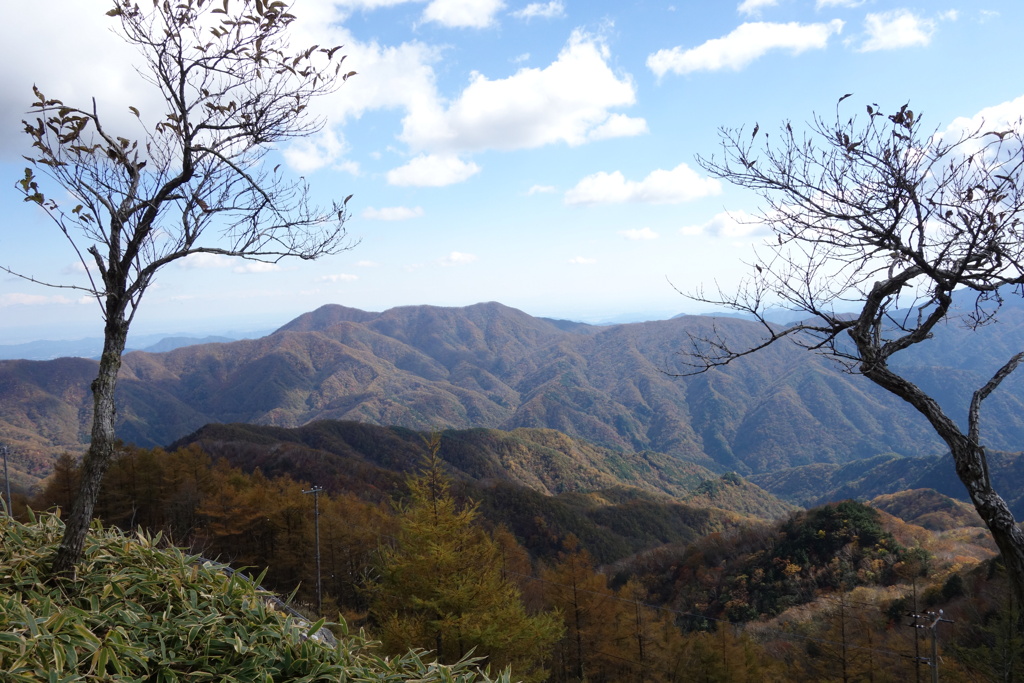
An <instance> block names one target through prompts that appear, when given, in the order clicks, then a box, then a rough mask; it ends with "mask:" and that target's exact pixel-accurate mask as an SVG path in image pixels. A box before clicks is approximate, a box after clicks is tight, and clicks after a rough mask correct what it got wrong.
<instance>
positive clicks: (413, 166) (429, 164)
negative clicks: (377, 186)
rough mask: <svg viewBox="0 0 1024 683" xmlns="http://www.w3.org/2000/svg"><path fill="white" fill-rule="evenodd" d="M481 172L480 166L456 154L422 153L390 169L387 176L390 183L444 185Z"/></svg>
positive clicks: (415, 185)
mask: <svg viewBox="0 0 1024 683" xmlns="http://www.w3.org/2000/svg"><path fill="white" fill-rule="evenodd" d="M479 172H480V167H479V166H477V165H476V164H474V163H473V162H471V161H468V162H467V161H463V160H461V159H459V158H458V157H456V156H454V155H450V154H448V155H445V154H421V155H419V156H418V157H416V158H414V159H413V160H412V161H410V162H409V163H407V164H406V165H405V166H399V167H398V168H394V169H391V170H390V171H388V174H387V178H388V183H389V184H390V185H399V186H403V187H405V186H413V187H444V186H445V185H453V184H455V183H461V182H463V181H465V180H468V179H469V178H471V177H472V176H474V175H476V174H477V173H479Z"/></svg>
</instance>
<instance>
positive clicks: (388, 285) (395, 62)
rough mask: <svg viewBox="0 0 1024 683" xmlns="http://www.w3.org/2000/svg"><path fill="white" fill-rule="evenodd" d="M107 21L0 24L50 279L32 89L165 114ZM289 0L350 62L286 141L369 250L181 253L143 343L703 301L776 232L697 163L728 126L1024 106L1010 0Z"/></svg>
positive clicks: (57, 311)
mask: <svg viewBox="0 0 1024 683" xmlns="http://www.w3.org/2000/svg"><path fill="white" fill-rule="evenodd" d="M43 8H45V12H44V11H43ZM106 9H108V3H107V2H106V1H105V0H45V2H43V3H38V4H36V5H34V6H33V9H32V11H31V12H29V11H23V12H20V13H19V14H17V15H15V16H12V15H10V14H8V15H7V16H6V17H5V19H6V21H5V23H4V25H3V26H0V51H3V52H4V53H5V54H3V57H4V58H3V59H2V60H0V171H2V172H3V173H4V174H5V175H6V177H7V178H8V182H7V183H0V210H2V211H3V213H4V215H5V220H4V222H3V224H2V227H0V265H6V266H10V267H12V268H14V269H16V270H18V271H20V272H23V273H25V274H28V275H32V276H35V277H37V278H40V279H43V280H47V281H52V282H62V283H69V284H74V283H75V282H81V277H82V273H81V269H80V268H77V269H76V267H75V262H76V259H75V254H74V252H73V251H72V250H71V249H70V247H69V246H68V245H67V244H66V243H65V242H63V241H62V240H63V237H62V236H61V235H60V233H59V232H58V231H57V230H56V228H55V227H54V226H53V225H52V224H51V223H49V222H48V219H47V218H46V217H45V216H44V215H43V214H42V213H41V212H39V211H38V210H33V207H31V206H28V205H24V204H23V203H22V202H21V200H20V196H19V195H18V193H17V192H16V191H15V190H14V189H13V185H14V182H15V181H16V180H17V179H18V178H19V177H20V176H21V175H22V173H23V168H24V165H25V164H24V162H23V161H22V160H21V159H20V155H22V154H25V153H26V148H25V139H23V138H26V136H24V135H23V134H22V133H21V132H20V125H19V121H20V119H21V118H22V117H23V116H24V111H25V110H26V109H27V104H28V103H29V102H30V101H31V99H32V96H31V87H32V84H33V83H36V84H37V85H38V86H39V87H40V89H41V90H42V91H43V92H44V93H46V95H47V96H50V97H57V98H60V99H63V100H64V101H65V102H67V103H71V104H79V105H80V106H81V105H86V104H87V103H88V102H89V99H90V98H91V97H95V98H96V101H97V104H98V106H99V107H100V111H101V112H103V111H109V112H110V115H109V116H110V118H111V121H112V123H113V124H114V125H119V126H124V128H123V129H124V130H125V131H126V132H124V133H121V134H122V135H124V136H125V137H137V130H136V129H134V128H131V126H132V123H133V121H132V119H131V117H129V116H128V115H127V114H126V112H127V105H129V104H130V105H133V106H136V107H138V108H140V109H143V110H145V109H146V108H147V107H149V108H150V109H151V110H154V111H155V110H156V108H157V107H158V106H159V104H160V103H159V101H158V100H154V99H153V95H152V93H151V92H150V91H149V90H148V89H147V88H146V87H145V86H144V85H143V84H141V83H140V82H139V81H138V78H137V76H136V75H135V74H134V72H133V70H132V67H131V65H132V64H133V63H134V62H135V61H137V60H136V59H135V57H134V55H133V53H132V52H131V51H130V50H129V49H128V48H127V47H125V46H123V45H122V44H121V43H120V42H119V39H118V38H117V37H116V36H115V35H113V34H111V33H110V31H109V28H110V26H111V21H110V20H109V19H108V18H107V17H105V16H104V12H105V11H106ZM293 11H294V13H295V14H296V15H298V17H299V22H297V25H296V26H295V28H296V40H297V41H299V42H304V43H310V44H311V43H319V44H324V45H326V44H332V45H333V44H344V45H345V50H344V51H345V53H346V54H347V55H348V58H347V61H346V62H345V64H346V65H347V66H348V67H349V68H351V69H353V70H355V71H356V72H358V75H357V76H355V77H353V78H352V79H350V80H349V81H348V82H347V83H346V84H345V85H344V86H343V87H342V88H341V89H340V90H339V91H338V92H337V93H335V94H333V95H332V96H330V97H329V98H325V99H324V100H322V101H321V102H320V103H319V104H318V107H319V111H318V113H319V114H320V115H321V116H323V117H324V118H325V119H326V127H325V129H324V130H323V131H322V132H321V133H320V134H319V135H318V136H316V137H314V138H311V139H308V140H305V141H301V142H298V143H295V144H292V145H291V146H289V147H287V148H284V149H281V150H279V151H278V152H277V154H280V155H281V156H283V159H284V161H285V163H286V165H287V166H288V167H289V168H290V169H291V172H292V173H295V174H300V175H304V176H305V177H306V178H307V179H308V180H309V182H310V184H311V185H312V186H313V188H314V192H315V193H316V194H317V195H318V196H319V197H320V198H321V199H329V198H331V197H336V198H341V197H344V196H346V195H348V194H353V195H354V197H353V198H352V200H351V202H350V203H349V207H350V209H351V211H352V218H351V221H350V222H349V225H348V228H349V232H350V235H351V236H352V237H353V238H355V239H357V240H360V243H359V245H358V246H357V247H356V248H355V249H353V250H351V251H349V252H346V253H343V254H340V255H338V256H334V257H329V258H325V259H323V260H321V261H318V262H314V263H309V262H282V263H280V264H278V265H277V266H275V267H266V266H264V265H262V264H252V263H247V262H244V261H232V260H226V259H221V258H195V259H189V260H187V261H185V262H182V263H179V264H173V265H171V266H169V267H167V268H165V269H164V270H163V271H162V272H161V274H160V276H159V277H158V279H157V282H156V284H155V286H154V287H153V288H152V289H151V290H150V292H149V293H148V294H147V295H146V299H145V300H144V302H143V305H142V308H141V310H140V313H139V315H138V317H137V319H136V324H135V328H134V329H135V331H137V332H147V333H150V332H160V331H166V332H178V331H195V332H223V331H226V330H247V329H263V328H272V327H276V326H277V325H280V324H283V323H284V322H287V321H288V320H290V319H291V318H293V317H295V316H297V315H299V314H301V313H303V312H305V311H309V310H312V309H314V308H316V307H318V306H320V305H323V304H326V303H338V304H343V305H346V306H352V307H355V308H361V309H364V310H378V311H379V310H384V309H386V308H390V307H393V306H401V305H414V304H434V305H441V306H463V305H468V304H473V303H476V302H480V301H500V302H502V303H504V304H507V305H509V306H514V307H516V308H520V309H522V310H524V311H526V312H527V313H530V314H532V315H541V316H550V317H558V318H569V319H575V320H584V321H588V322H601V321H611V320H641V319H655V318H664V317H669V316H671V315H674V314H676V313H680V312H684V311H685V312H700V311H701V309H700V307H698V306H697V305H695V304H693V303H692V302H690V301H688V300H686V299H684V298H683V297H681V296H680V295H679V294H678V293H677V292H676V291H675V289H674V288H673V286H675V287H676V288H679V289H681V290H692V289H693V288H695V287H697V286H698V285H700V284H702V283H703V284H713V283H714V281H716V280H717V281H718V282H719V283H721V284H723V285H725V286H728V285H729V284H730V283H734V282H736V281H737V280H738V279H739V277H740V276H741V275H742V272H743V266H742V260H743V259H744V258H748V257H749V256H750V254H751V253H752V252H751V250H752V249H753V248H754V246H755V245H756V244H757V243H758V242H759V241H760V240H761V239H762V237H763V236H762V235H760V234H759V233H758V231H757V230H756V229H755V228H754V227H752V226H750V225H741V224H739V223H737V221H736V219H742V218H743V217H744V216H745V215H749V214H752V213H754V212H755V211H756V209H757V202H756V200H755V199H754V198H753V197H751V196H748V195H745V194H743V193H742V192H740V191H739V190H737V189H736V188H732V187H729V186H728V185H726V184H723V183H721V182H719V181H717V180H714V179H711V178H708V177H707V176H706V175H705V174H704V173H703V172H702V171H701V170H700V168H699V167H698V166H697V164H696V163H695V160H694V157H695V155H697V154H702V155H709V154H713V153H714V152H715V148H716V135H717V130H718V128H719V127H720V126H730V127H734V126H743V125H746V126H748V127H751V126H753V124H754V123H755V122H756V123H758V124H759V125H760V126H761V127H762V129H764V130H771V128H773V127H775V126H778V125H780V124H781V123H782V122H784V121H785V120H791V121H792V122H793V125H794V127H796V126H798V125H799V126H802V125H803V122H805V121H807V120H808V119H809V118H810V117H811V115H812V113H813V112H820V113H822V114H825V115H831V113H832V112H834V111H835V104H836V101H837V100H838V99H839V97H841V96H842V95H844V94H846V93H853V97H851V98H850V99H849V100H847V101H846V102H845V103H844V106H846V105H850V109H849V111H850V112H851V113H854V114H855V113H859V112H861V111H863V109H864V105H865V104H868V103H878V104H879V105H881V106H882V107H883V109H889V108H896V107H899V106H900V105H901V104H903V103H905V102H909V103H910V105H911V107H912V108H913V109H914V110H915V111H916V112H918V113H923V115H924V116H925V117H926V122H928V123H930V124H931V125H932V126H934V127H935V128H937V129H944V128H945V127H946V126H948V125H956V126H970V125H972V124H979V125H980V121H981V120H982V119H984V120H985V122H986V124H991V125H993V126H995V125H999V124H1004V123H1006V122H1008V121H1015V120H1017V119H1018V118H1019V117H1020V116H1021V114H1024V79H1022V78H1021V76H1020V75H1019V61H1020V60H1019V53H1020V40H1021V37H1020V36H1021V32H1022V29H1024V3H1020V2H1019V0H969V1H968V0H947V1H942V2H930V1H920V2H899V1H889V0H744V1H742V2H740V1H739V0H731V1H725V0H703V1H696V0H689V1H687V0H675V1H674V2H663V1H660V0H618V1H616V2H604V1H601V0H587V1H586V2H584V1H583V0H561V1H558V0H556V1H545V2H528V1H524V0H504V1H502V0H342V1H338V0H297V1H296V2H295V3H294V9H293ZM44 15H45V16H44ZM277 161H280V159H279V158H278V159H274V160H273V161H272V162H271V163H276V162H277ZM3 188H8V189H3ZM0 319H2V320H3V321H4V322H3V323H2V324H0V344H5V343H19V342H24V341H29V340H31V339H41V338H50V339H56V338H80V337H86V336H98V335H99V334H100V331H101V329H102V328H101V322H100V318H99V310H98V307H97V305H96V303H95V302H88V301H82V300H80V297H79V296H78V295H77V294H76V293H75V292H74V291H73V290H54V289H48V288H45V287H41V286H38V285H34V284H32V283H29V282H26V281H24V280H19V279H16V278H12V277H10V276H3V277H0Z"/></svg>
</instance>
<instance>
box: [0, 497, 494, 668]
mask: <svg viewBox="0 0 1024 683" xmlns="http://www.w3.org/2000/svg"><path fill="white" fill-rule="evenodd" d="M0 531H2V533H0V671H3V672H5V673H4V675H5V678H4V680H5V681H10V682H11V683H14V682H18V681H25V682H28V681H32V682H33V683H34V682H36V681H53V682H58V681H59V682H61V683H64V682H71V681H109V680H118V681H139V682H142V681H145V682H147V683H164V682H169V681H180V680H187V681H190V682H191V681H246V682H250V681H264V682H267V683H270V682H271V681H273V682H275V683H279V682H285V681H288V682H292V681H294V682H299V681H345V682H351V683H356V682H369V681H418V682H419V681H422V682H424V683H432V682H435V681H436V682H451V683H474V682H477V681H479V682H481V683H484V682H488V681H502V682H508V681H510V674H509V672H507V671H506V672H504V673H503V674H502V675H501V676H500V677H498V678H491V677H490V676H489V675H488V674H487V673H485V672H481V671H479V669H478V668H477V666H476V664H478V662H479V660H472V659H465V660H463V661H460V662H458V663H456V664H454V665H450V666H443V665H440V664H437V663H436V662H432V661H430V660H429V659H428V654H427V653H425V652H422V651H410V652H409V653H407V654H405V655H403V656H399V657H392V658H387V657H383V656H379V655H377V654H375V653H374V645H375V644H374V643H372V642H370V641H368V640H367V639H366V638H365V637H364V635H363V634H362V633H359V634H352V633H348V630H347V627H346V626H345V624H344V623H343V622H342V623H340V624H338V625H337V626H336V627H337V628H338V629H339V631H340V632H341V633H342V634H343V637H342V638H340V639H339V643H338V645H337V647H334V648H331V647H327V646H325V645H323V644H321V643H320V642H318V641H317V640H316V639H315V638H311V637H309V635H310V634H315V633H316V632H317V631H319V630H320V628H322V627H323V626H324V623H323V620H321V621H320V622H318V623H316V624H313V625H308V624H302V623H300V622H297V621H296V620H295V619H293V618H290V617H289V616H288V615H285V614H282V613H281V612H279V611H277V610H275V609H274V608H273V607H271V606H270V605H269V603H268V599H269V598H270V597H272V596H271V594H269V593H266V592H264V591H261V590H259V589H258V588H256V587H255V585H254V584H253V583H251V582H250V581H248V580H247V579H244V578H242V577H240V576H238V575H232V576H228V575H227V574H225V573H224V572H222V571H221V570H220V569H219V567H218V566H217V565H215V564H212V563H203V562H200V561H199V560H198V558H195V557H192V556H188V555H185V554H183V553H182V552H181V551H180V550H178V549H176V548H167V549H160V548H157V547H156V545H157V542H158V540H159V539H153V538H151V537H149V536H147V535H144V534H139V535H137V536H132V537H130V536H128V535H126V534H125V533H123V532H121V531H119V530H117V529H101V528H99V527H98V526H97V527H94V528H93V532H92V533H91V534H90V535H89V537H88V540H87V542H86V548H85V554H84V557H83V560H82V562H81V563H80V565H79V566H78V568H77V573H76V576H75V577H74V579H73V580H50V581H47V574H46V569H47V567H48V565H49V562H50V560H51V558H52V557H53V553H54V552H55V550H56V546H57V544H58V543H59V541H60V538H61V535H62V533H63V524H62V522H61V521H60V519H59V517H58V516H56V515H50V514H47V515H41V516H40V517H38V518H32V519H31V520H30V522H29V523H28V524H22V523H19V522H17V521H15V520H13V519H11V518H9V517H2V518H0ZM257 583H258V582H257Z"/></svg>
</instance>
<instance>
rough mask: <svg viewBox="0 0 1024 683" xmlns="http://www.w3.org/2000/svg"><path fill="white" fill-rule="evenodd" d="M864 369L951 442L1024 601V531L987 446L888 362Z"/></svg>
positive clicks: (969, 490)
mask: <svg viewBox="0 0 1024 683" xmlns="http://www.w3.org/2000/svg"><path fill="white" fill-rule="evenodd" d="M862 371H863V373H864V376H866V377H867V378H868V379H870V380H871V381H873V382H875V384H878V385H879V386H881V387H882V388H883V389H886V390H887V391H890V392H892V393H893V394H896V395H897V396H899V397H900V398H902V399H903V400H904V401H906V402H907V403H909V404H911V405H912V406H914V408H916V409H917V410H918V412H920V413H921V414H922V415H924V416H925V417H926V418H927V419H928V422H930V423H931V425H932V427H933V428H934V429H935V431H936V433H937V434H938V435H939V436H940V437H941V438H942V440H943V441H944V442H946V445H947V446H949V450H950V453H951V454H952V456H953V464H954V465H955V467H956V473H957V476H958V477H959V478H960V481H961V482H962V483H963V485H964V487H965V488H966V489H967V493H968V495H970V497H971V502H972V503H974V508H975V510H977V511H978V514H979V515H980V516H981V518H982V520H984V522H985V524H986V526H988V529H989V531H990V532H991V534H992V538H993V540H995V542H996V546H998V547H999V551H1000V553H1001V554H1002V557H1003V562H1004V563H1005V564H1006V573H1007V576H1008V577H1009V580H1010V584H1011V586H1012V587H1013V592H1014V595H1015V597H1016V598H1017V600H1018V604H1024V532H1022V531H1021V529H1020V527H1018V526H1017V522H1016V520H1015V519H1014V518H1013V513H1012V512H1011V511H1010V507H1009V506H1008V505H1007V504H1006V501H1005V500H1003V498H1002V497H1001V496H1000V495H999V494H998V493H996V491H995V489H994V488H993V487H992V481H991V479H990V477H989V471H988V461H987V459H986V457H985V449H984V447H983V446H981V445H980V444H979V443H977V440H972V439H971V438H969V437H968V435H967V434H964V433H963V431H962V430H961V429H960V428H959V427H958V426H957V424H956V423H955V422H953V421H952V420H951V419H949V417H948V416H947V415H946V414H945V412H943V410H942V408H941V407H940V406H939V404H938V403H937V402H936V401H935V400H934V399H933V398H932V397H930V396H928V395H927V394H925V393H924V392H923V391H921V390H920V389H919V388H918V387H917V386H916V385H915V384H913V383H912V382H910V381H908V380H906V379H904V378H903V377H900V376H899V375H897V374H896V373H894V372H893V371H892V370H890V369H889V368H888V366H886V364H885V363H884V362H879V363H875V364H874V365H870V366H866V365H862ZM975 419H976V416H975Z"/></svg>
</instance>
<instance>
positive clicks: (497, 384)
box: [0, 302, 1024, 476]
mask: <svg viewBox="0 0 1024 683" xmlns="http://www.w3.org/2000/svg"><path fill="white" fill-rule="evenodd" d="M713 329H714V330H717V331H718V332H719V333H721V334H723V335H725V336H727V338H728V339H729V340H730V343H732V344H734V345H736V346H742V345H749V344H751V343H753V342H755V341H756V340H758V339H759V338H760V334H761V331H762V330H761V328H760V326H759V325H757V324H754V323H751V322H749V321H745V320H740V319H735V318H709V317H704V316H684V317H681V318H674V319H671V320H662V321H652V322H646V323H632V324H623V325H614V326H609V327H600V326H592V325H585V324H580V323H569V322H566V321H553V320H547V319H543V318H535V317H532V316H529V315H527V314H525V313H523V312H521V311H518V310H516V309H512V308H509V307H507V306H503V305H501V304H498V303H493V302H492V303H484V304H477V305H474V306H467V307H464V308H440V307H434V306H407V307H399V308H393V309H389V310H387V311H384V312H381V313H372V312H366V311H360V310H357V309H352V308H347V307H343V306H336V305H329V306H324V307H321V308H319V309H317V310H315V311H311V312H309V313H307V314H304V315H302V316H299V317H298V318H296V319H295V320H293V321H291V322H290V323H288V324H287V325H285V326H283V327H282V328H280V329H279V330H277V331H276V332H274V333H273V334H271V335H268V336H266V337H262V338H259V339H251V340H241V341H236V342H232V343H220V344H201V345H194V346H188V347H183V348H178V349H175V350H173V351H170V352H168V353H159V354H153V353H144V352H133V353H129V354H126V355H125V357H124V365H123V368H122V375H121V382H120V385H119V394H118V396H119V406H120V407H119V427H118V428H119V433H120V435H121V437H122V438H123V439H125V440H126V441H129V442H135V443H138V444H140V445H166V444H169V443H171V442H173V441H175V440H176V439H179V438H181V437H183V436H184V435H186V434H189V433H191V432H193V431H195V430H196V429H199V428H200V427H202V426H203V425H205V424H208V423H215V422H232V423H233V422H242V423H256V424H264V425H277V426H282V427H297V426H301V425H304V424H308V423H310V422H313V421H316V420H325V419H330V420H355V421H361V422H367V423H371V424H379V425H396V426H402V427H407V428H411V429H420V430H430V429H441V428H457V429H466V428H471V427H483V428H499V429H504V430H514V429H517V428H546V429H555V430H559V431H561V432H564V433H565V434H568V435H569V436H572V437H574V438H578V439H584V440H587V441H589V442H591V443H594V444H597V445H599V446H603V447H608V448H613V449H619V450H623V451H631V452H644V451H650V452H655V453H662V454H666V455H668V456H670V457H671V458H674V459H676V460H679V461H682V462H688V463H693V464H697V465H700V466H702V467H707V468H709V469H711V470H714V471H717V472H724V471H729V470H735V471H737V472H739V473H740V474H742V475H744V476H747V475H751V474H756V473H769V472H775V471H778V470H781V469H784V468H790V467H797V466H802V465H808V464H814V463H833V464H842V463H847V462H851V461H854V460H858V459H863V458H867V457H871V456H874V455H876V454H878V453H886V452H893V453H896V454H899V455H903V456H911V455H927V454H938V453H941V452H942V451H943V448H942V445H941V444H940V442H939V441H938V440H937V439H936V438H935V436H934V435H933V434H932V431H931V429H930V428H929V426H928V425H927V424H926V423H925V422H924V420H923V419H922V418H920V417H919V416H918V415H916V413H914V412H912V411H911V410H910V408H909V407H908V406H905V405H904V404H903V403H902V402H900V401H898V400H897V399H895V398H894V397H892V396H890V395H888V394H886V393H885V392H883V391H881V390H880V389H878V388H876V387H875V386H874V385H872V384H871V383H870V382H869V381H868V380H866V379H864V378H862V377H858V376H851V375H848V374H846V373H844V372H842V371H841V369H839V368H837V367H836V366H835V365H834V364H832V363H831V362H830V361H828V360H827V359H825V358H822V357H820V356H816V355H814V354H811V353H808V352H806V351H804V350H803V349H800V348H798V347H796V346H794V345H791V344H780V345H775V346H773V347H771V348H768V349H766V350H764V351H762V352H760V353H758V354H755V355H752V356H749V357H747V358H744V359H741V360H740V361H738V362H736V363H734V364H732V365H730V366H728V367H725V368H721V369H718V370H714V371H711V372H708V373H705V374H701V375H696V376H688V377H680V376H677V375H680V374H684V373H685V372H687V371H688V370H689V369H690V368H689V367H688V366H687V365H686V358H685V356H683V355H681V351H683V350H684V349H685V346H686V344H687V339H688V335H690V334H693V335H702V334H704V335H707V334H710V333H711V332H712V330H713ZM1022 330H1024V314H1022V311H1021V309H1019V308H1011V309H1008V310H1007V311H1006V312H1005V315H1004V316H1003V322H1001V323H1000V324H999V325H997V326H992V327H990V328H987V329H986V330H982V332H980V333H978V336H976V337H973V338H969V337H967V335H968V333H967V332H964V331H963V330H959V329H958V328H954V327H953V326H949V328H948V329H944V330H942V332H941V334H940V335H937V337H936V339H935V340H932V341H930V342H929V343H928V349H927V351H928V354H927V355H926V354H920V355H918V356H915V357H914V358H913V361H914V363H915V364H916V365H915V366H914V367H912V368H910V372H911V374H912V377H914V378H915V379H918V378H920V381H923V382H931V383H932V384H933V385H934V388H935V390H936V391H937V393H938V394H939V395H940V400H941V401H942V402H946V403H949V404H958V403H965V402H966V400H967V397H968V396H969V394H965V393H964V391H963V390H962V389H964V388H966V389H970V390H973V389H974V388H976V387H977V386H980V385H981V384H983V383H984V381H985V380H986V379H987V378H988V376H990V375H991V372H994V370H995V369H996V368H998V367H999V366H1000V365H1001V364H1002V363H1003V362H1005V360H1006V359H1005V358H1004V357H1001V356H1000V355H999V354H1001V353H1002V352H1003V351H1004V350H1006V349H1008V348H1011V347H1013V346H1014V345H1015V344H1016V343H1017V341H1016V340H1019V339H1022V338H1024V334H1021V332H1022ZM968 350H969V351H970V353H969V354H968ZM965 356H969V357H965ZM954 363H959V365H960V367H956V366H955V365H953V364H954ZM989 368H991V369H989ZM94 372H95V365H94V364H93V363H92V362H91V361H86V360H82V359H60V360H56V361H47V362H32V361H3V362H0V388H3V389H4V391H3V392H0V439H3V440H5V441H7V442H9V443H11V444H12V445H14V446H15V447H16V450H21V451H22V452H24V453H30V454H32V453H34V454H36V455H38V454H39V453H50V454H54V453H57V452H60V450H63V449H68V450H74V449H80V448H81V447H82V445H83V444H84V443H85V440H86V438H87V437H86V435H87V431H88V417H89V411H90V403H89V396H88V386H89V383H90V382H91V381H92V379H93V374H94ZM986 373H988V374H986ZM951 378H952V379H956V382H951V381H950V380H951ZM961 380H963V381H961ZM984 415H985V420H986V428H987V429H988V431H989V434H988V436H989V443H990V445H991V447H993V448H997V449H1003V450H1017V448H1018V447H1019V444H1022V443H1024V381H1022V380H1021V378H1018V377H1011V378H1010V379H1009V380H1007V381H1006V382H1005V383H1004V386H1003V387H1000V389H999V391H998V392H996V393H995V394H994V395H993V396H992V397H991V398H990V399H989V400H988V401H987V402H986V406H985V410H984ZM26 476H28V475H26ZM36 476H38V475H36Z"/></svg>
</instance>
